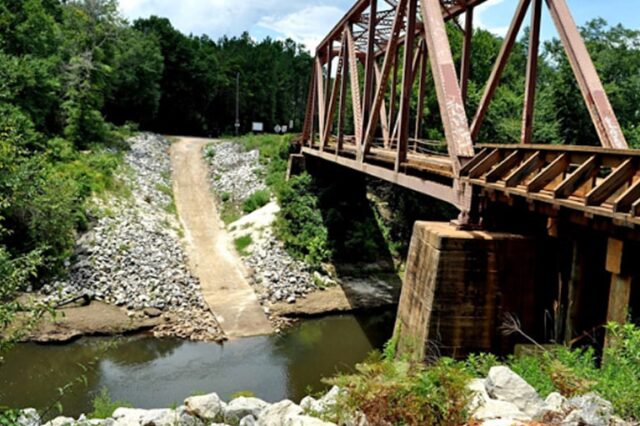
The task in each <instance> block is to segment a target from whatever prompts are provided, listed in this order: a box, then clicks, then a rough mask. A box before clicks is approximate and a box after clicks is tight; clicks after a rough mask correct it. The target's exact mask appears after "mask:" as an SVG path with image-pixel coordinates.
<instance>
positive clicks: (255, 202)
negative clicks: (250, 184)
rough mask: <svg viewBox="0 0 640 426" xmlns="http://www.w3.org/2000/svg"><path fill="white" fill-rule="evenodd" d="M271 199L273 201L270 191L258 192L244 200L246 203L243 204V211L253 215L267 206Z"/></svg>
mask: <svg viewBox="0 0 640 426" xmlns="http://www.w3.org/2000/svg"><path fill="white" fill-rule="evenodd" d="M270 199H271V194H269V191H265V190H259V191H256V192H254V193H253V194H251V195H250V196H249V198H247V199H246V200H244V202H243V203H242V210H243V211H244V212H245V213H251V212H253V211H256V210H258V209H259V208H261V207H264V206H265V205H267V203H268V202H269V200H270Z"/></svg>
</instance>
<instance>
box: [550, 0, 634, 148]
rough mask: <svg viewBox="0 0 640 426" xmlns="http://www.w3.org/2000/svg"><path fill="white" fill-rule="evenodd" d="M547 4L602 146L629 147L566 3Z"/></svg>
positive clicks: (559, 1)
mask: <svg viewBox="0 0 640 426" xmlns="http://www.w3.org/2000/svg"><path fill="white" fill-rule="evenodd" d="M546 2H547V6H548V7H549V11H550V12H551V18H552V19H553V22H554V24H555V25H556V28H557V29H558V34H559V35H560V40H562V44H563V45H564V48H565V51H566V52H567V57H568V58H569V63H570V64H571V68H573V72H574V74H575V75H576V78H577V80H578V85H579V86H580V90H581V91H582V96H583V97H584V99H585V102H586V104H587V108H588V110H589V113H590V114H591V119H592V120H593V123H594V125H595V127H596V131H597V132H598V136H599V138H600V142H601V143H602V146H604V147H605V148H617V149H626V148H629V146H628V145H627V141H626V139H625V137H624V134H623V133H622V129H621V128H620V124H619V123H618V119H617V118H616V115H615V113H614V112H613V108H612V107H611V103H610V102H609V98H608V97H607V94H606V93H605V91H604V87H603V86H602V82H601V81H600V77H598V72H597V71H596V67H595V66H594V65H593V61H592V60H591V57H590V56H589V52H588V51H587V47H586V45H585V44H584V40H583V39H582V37H581V36H580V32H579V31H578V28H577V27H576V23H575V22H574V21H573V18H572V17H571V13H570V12H569V8H568V7H567V3H566V2H565V0H546Z"/></svg>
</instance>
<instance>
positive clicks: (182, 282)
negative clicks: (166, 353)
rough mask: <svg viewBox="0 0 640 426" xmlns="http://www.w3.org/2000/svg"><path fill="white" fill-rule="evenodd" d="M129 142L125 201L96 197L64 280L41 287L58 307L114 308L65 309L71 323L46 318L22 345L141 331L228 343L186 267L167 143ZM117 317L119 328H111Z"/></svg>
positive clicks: (148, 138)
mask: <svg viewBox="0 0 640 426" xmlns="http://www.w3.org/2000/svg"><path fill="white" fill-rule="evenodd" d="M128 144H129V146H130V148H129V150H128V151H127V153H126V155H125V158H124V163H125V165H124V167H123V168H122V170H121V171H120V172H119V175H118V178H119V179H121V180H122V181H123V182H124V183H125V184H126V185H127V187H128V188H129V196H127V197H111V198H107V199H96V200H95V205H96V210H97V211H98V219H97V221H95V222H94V223H93V224H92V225H91V228H90V229H89V230H88V231H87V232H86V233H85V234H83V235H81V236H80V237H79V238H78V240H77V244H76V249H75V252H74V255H73V257H72V258H71V259H70V262H69V276H68V278H66V279H63V280H57V281H54V282H51V283H49V284H46V285H45V286H44V287H43V288H42V293H43V294H44V295H46V297H45V299H44V300H45V301H46V302H48V303H50V304H53V305H58V306H59V307H61V308H66V307H65V306H64V304H65V303H66V301H68V300H73V299H75V298H78V297H83V298H85V299H86V300H90V301H94V302H100V303H102V304H107V305H110V306H111V307H114V308H110V309H108V315H106V313H107V310H106V309H105V308H104V306H102V305H101V304H97V303H91V304H90V305H89V306H87V307H81V308H69V310H68V313H71V314H72V315H71V317H72V318H75V320H74V321H73V322H70V321H69V320H65V319H64V317H62V316H61V315H57V316H56V317H55V318H48V317H47V318H45V319H44V320H43V321H42V322H41V324H40V325H38V326H37V327H36V328H35V329H34V330H33V331H32V332H31V334H30V335H29V336H27V337H26V339H27V340H36V341H41V342H44V341H57V342H59V341H61V340H62V337H64V336H68V337H69V339H71V338H76V337H78V336H80V335H86V334H88V335H92V334H103V333H111V332H118V333H119V332H122V331H128V332H131V331H135V330H141V329H150V331H151V333H153V335H154V336H157V337H179V338H186V339H190V340H200V341H222V340H224V339H225V336H224V333H223V332H222V330H221V328H220V326H219V324H218V321H217V320H216V318H215V316H214V314H213V313H212V312H211V310H210V308H209V306H208V305H207V303H206V301H205V300H204V298H203V294H202V289H201V286H200V282H199V280H198V278H197V277H196V276H194V274H193V273H192V272H191V270H190V269H189V267H188V265H187V256H186V254H185V251H184V249H183V245H182V242H181V239H182V237H183V228H182V226H181V224H180V223H179V221H178V217H177V213H176V207H175V202H174V198H173V190H172V186H173V183H172V178H171V173H172V166H171V161H170V157H169V149H170V145H171V144H170V142H169V141H168V140H167V139H165V138H163V137H161V136H159V135H154V134H140V135H138V136H135V137H133V138H131V139H129V140H128ZM116 309H117V310H119V312H118V311H117V310H116ZM59 313H61V314H64V313H65V310H62V311H59ZM123 315H124V316H126V319H125V318H124V316H123ZM114 319H115V320H116V322H117V323H118V324H120V325H122V326H121V327H112V326H111V323H112V321H113V320H114Z"/></svg>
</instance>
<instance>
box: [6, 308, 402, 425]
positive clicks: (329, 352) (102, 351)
mask: <svg viewBox="0 0 640 426" xmlns="http://www.w3.org/2000/svg"><path fill="white" fill-rule="evenodd" d="M393 315H394V313H393V312H390V311H387V312H382V313H381V312H377V313H369V314H361V315H340V316H332V317H326V318H321V319H312V320H307V321H304V322H302V323H301V324H299V325H298V326H296V327H294V328H292V329H291V330H289V331H288V332H287V333H285V334H283V335H280V336H262V337H254V338H246V339H239V340H235V341H231V342H228V343H226V344H225V345H223V346H221V345H217V344H209V343H193V342H183V341H179V340H173V339H164V340H159V339H153V338H150V337H127V338H121V339H116V340H115V342H114V341H113V340H111V339H98V338H92V339H82V340H79V341H77V342H75V343H73V344H70V345H64V346H42V345H36V344H23V345H20V346H18V347H17V348H16V349H15V350H13V351H12V352H11V353H9V354H8V355H7V356H6V362H5V364H3V365H2V366H0V405H9V406H14V407H26V406H31V407H36V408H39V409H43V408H46V407H48V406H50V405H51V404H52V403H53V402H54V401H55V400H56V399H57V390H56V388H58V387H61V386H64V385H65V384H66V383H69V382H71V381H73V380H74V378H77V377H79V376H80V375H82V374H84V375H85V376H86V378H87V385H86V386H85V385H77V386H73V387H71V388H70V389H69V390H67V391H66V393H65V395H64V397H63V398H62V399H61V403H62V405H63V407H64V412H65V414H68V415H74V416H75V415H78V414H80V413H82V412H86V411H88V410H90V405H91V404H90V402H91V400H92V399H93V397H94V396H95V395H96V394H97V392H99V390H100V389H101V388H102V387H105V386H106V387H107V388H108V389H109V391H110V393H111V395H112V397H113V398H114V399H118V400H125V401H129V402H131V403H132V404H133V405H134V406H136V407H141V408H153V407H166V406H170V405H172V404H173V403H175V402H179V401H182V400H183V399H184V398H185V397H187V396H189V395H192V394H194V393H199V392H214V391H215V392H218V393H219V394H220V396H221V397H223V398H224V399H229V397H230V396H231V395H232V394H233V393H235V392H237V391H241V390H251V391H252V392H254V393H255V394H257V395H259V396H260V397H261V398H263V399H266V400H268V401H277V400H280V399H283V398H290V399H293V400H296V401H297V400H299V399H300V398H301V397H302V396H304V394H305V393H306V391H307V390H308V388H311V389H313V390H319V389H322V388H323V387H324V385H323V384H322V382H321V379H322V378H323V377H327V376H331V375H333V374H334V373H335V372H337V371H348V370H349V369H351V368H352V367H353V365H354V364H355V363H357V362H360V361H362V360H363V359H364V358H365V357H366V355H367V354H368V353H369V352H370V351H371V350H372V349H374V348H380V347H381V346H382V344H383V343H384V342H385V341H386V340H387V339H388V338H389V337H390V335H391V332H392V328H393ZM80 365H85V366H89V368H88V370H87V371H86V372H85V371H84V370H83V368H82V367H80Z"/></svg>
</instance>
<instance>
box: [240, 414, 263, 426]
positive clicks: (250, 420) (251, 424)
mask: <svg viewBox="0 0 640 426" xmlns="http://www.w3.org/2000/svg"><path fill="white" fill-rule="evenodd" d="M257 424H258V420H256V418H255V417H253V416H251V415H249V416H246V417H244V418H243V419H242V420H240V423H239V425H238V426H257Z"/></svg>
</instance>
